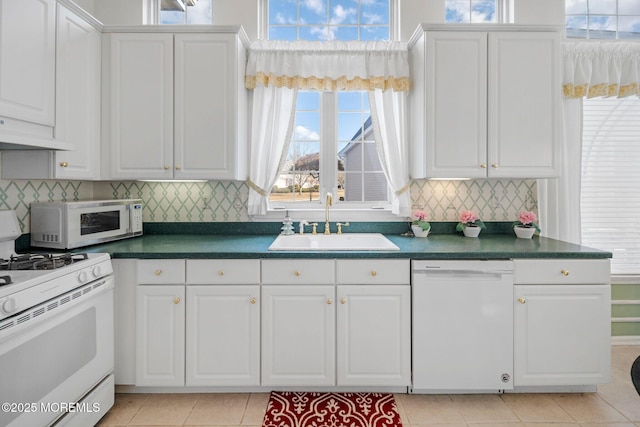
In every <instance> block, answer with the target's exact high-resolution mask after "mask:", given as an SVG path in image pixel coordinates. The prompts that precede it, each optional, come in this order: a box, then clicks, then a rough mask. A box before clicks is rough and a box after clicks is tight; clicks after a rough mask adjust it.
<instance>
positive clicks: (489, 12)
mask: <svg viewBox="0 0 640 427" xmlns="http://www.w3.org/2000/svg"><path fill="white" fill-rule="evenodd" d="M495 12H496V3H495V0H494V1H475V0H472V1H471V22H472V23H481V22H496V13H495Z"/></svg>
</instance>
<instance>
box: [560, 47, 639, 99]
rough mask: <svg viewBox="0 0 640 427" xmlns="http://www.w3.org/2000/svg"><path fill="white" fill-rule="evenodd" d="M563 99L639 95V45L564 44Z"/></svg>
mask: <svg viewBox="0 0 640 427" xmlns="http://www.w3.org/2000/svg"><path fill="white" fill-rule="evenodd" d="M562 53H563V80H562V89H563V92H564V96H565V98H583V97H587V98H594V97H598V96H617V97H618V98H623V97H626V96H631V95H640V43H637V42H620V41H615V42H589V41H584V42H565V43H563V46H562Z"/></svg>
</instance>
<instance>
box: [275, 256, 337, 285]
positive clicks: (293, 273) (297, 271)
mask: <svg viewBox="0 0 640 427" xmlns="http://www.w3.org/2000/svg"><path fill="white" fill-rule="evenodd" d="M334 282H335V261H334V260H324V259H323V260H308V259H278V260H275V259H268V260H263V261H262V283H263V284H265V285H333V284H334Z"/></svg>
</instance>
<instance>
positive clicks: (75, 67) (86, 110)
mask: <svg viewBox="0 0 640 427" xmlns="http://www.w3.org/2000/svg"><path fill="white" fill-rule="evenodd" d="M57 31H58V39H57V49H58V50H57V61H56V73H57V74H56V127H55V136H56V138H57V139H61V140H63V141H66V142H71V143H73V144H74V145H75V147H76V149H75V150H73V151H58V152H56V153H55V156H56V159H55V164H54V171H55V178H65V179H99V178H100V91H101V86H100V84H101V83H100V75H101V74H100V49H101V38H100V37H101V36H100V32H99V31H98V30H97V29H96V28H94V27H93V26H91V25H90V24H88V23H87V22H86V21H84V20H83V19H81V18H80V17H78V16H77V15H75V14H74V13H72V12H71V11H69V10H68V9H67V8H65V7H64V6H62V5H58V27H57Z"/></svg>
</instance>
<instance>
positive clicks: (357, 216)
mask: <svg viewBox="0 0 640 427" xmlns="http://www.w3.org/2000/svg"><path fill="white" fill-rule="evenodd" d="M287 212H288V213H289V216H290V217H291V219H292V220H293V221H294V222H297V221H302V220H306V221H309V222H318V223H320V222H324V221H325V220H326V219H325V210H324V208H310V209H304V208H297V209H287V208H282V209H271V210H269V211H268V212H267V214H266V215H253V216H251V220H252V221H255V222H273V221H282V219H283V218H284V217H285V216H286V215H287ZM407 220H408V218H406V217H399V216H397V215H394V214H392V213H391V209H371V208H369V209H353V208H352V209H346V208H342V209H340V208H334V207H332V208H329V221H330V222H336V221H338V222H346V221H358V222H406V221H407Z"/></svg>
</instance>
